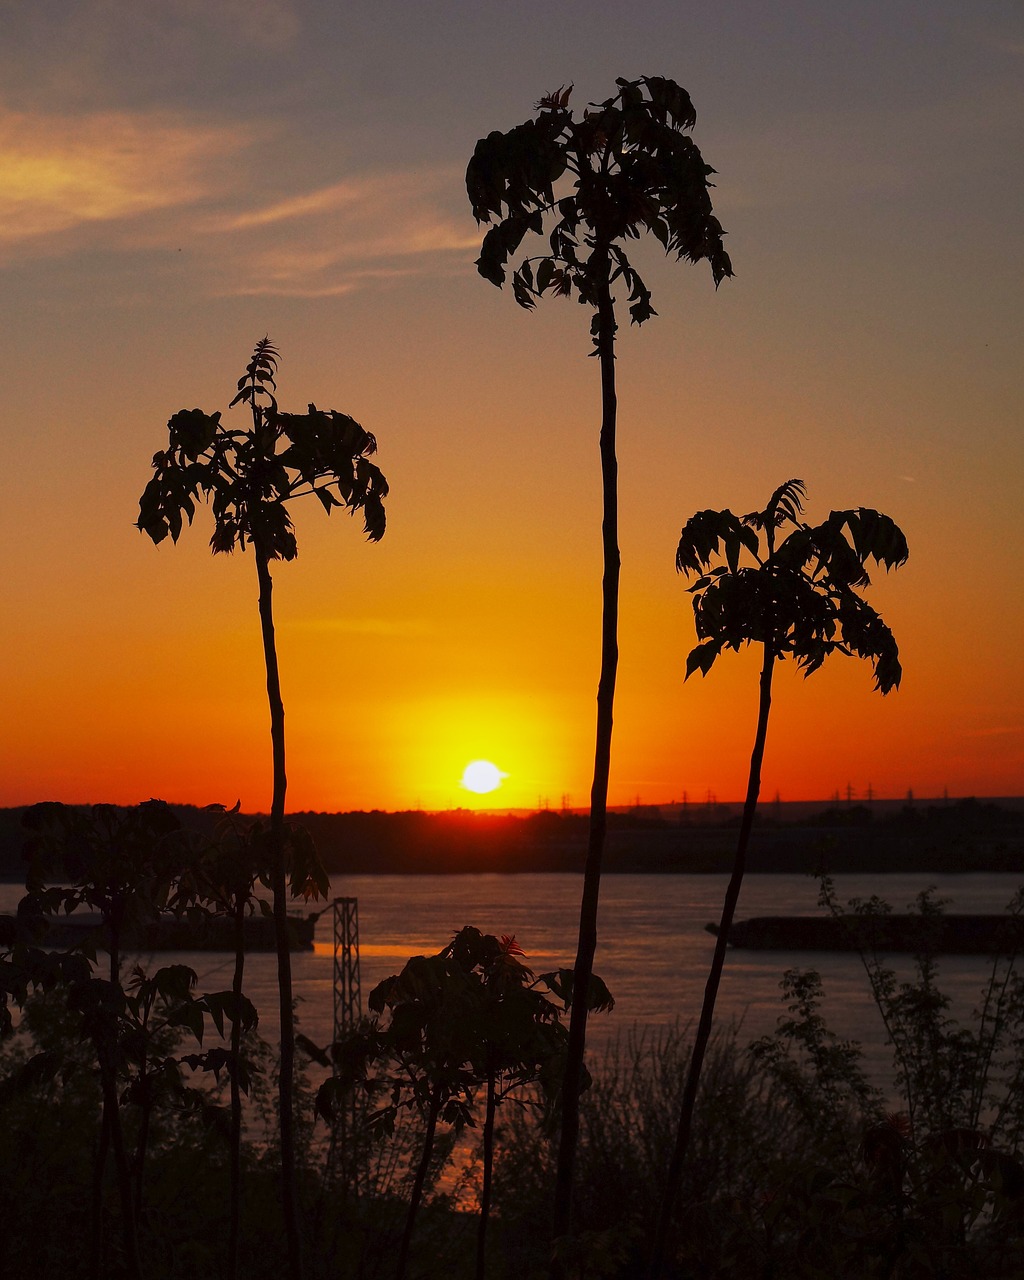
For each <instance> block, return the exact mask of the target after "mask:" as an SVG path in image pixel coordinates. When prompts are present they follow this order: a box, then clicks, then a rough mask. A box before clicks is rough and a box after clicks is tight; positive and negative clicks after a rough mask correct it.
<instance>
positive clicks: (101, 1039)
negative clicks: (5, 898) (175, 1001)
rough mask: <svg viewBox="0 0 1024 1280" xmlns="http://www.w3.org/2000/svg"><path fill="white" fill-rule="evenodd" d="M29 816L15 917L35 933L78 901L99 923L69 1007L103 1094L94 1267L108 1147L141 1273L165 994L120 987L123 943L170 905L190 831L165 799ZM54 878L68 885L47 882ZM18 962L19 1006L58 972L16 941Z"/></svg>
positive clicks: (136, 1270)
mask: <svg viewBox="0 0 1024 1280" xmlns="http://www.w3.org/2000/svg"><path fill="white" fill-rule="evenodd" d="M23 822H24V825H25V827H26V828H27V830H28V831H29V833H30V836H29V841H28V843H27V846H26V856H27V857H28V859H29V871H28V876H27V878H26V888H27V890H28V892H27V893H26V896H25V897H24V898H23V899H22V902H21V904H20V906H19V913H18V915H19V922H20V924H21V926H22V929H23V930H25V931H27V932H28V934H29V935H31V934H32V933H33V932H34V931H36V930H39V931H42V929H43V928H45V921H46V918H47V916H51V915H56V914H58V913H60V912H71V911H74V910H75V909H76V908H78V907H86V908H88V909H90V910H92V911H95V912H97V913H98V915H99V919H100V924H99V925H98V927H97V929H96V930H95V933H94V935H93V936H92V937H88V936H87V937H86V938H85V940H84V944H83V956H84V958H85V959H86V961H87V964H86V965H85V967H84V968H82V969H81V970H79V971H78V972H77V973H75V974H74V975H73V977H72V980H71V982H70V984H69V986H68V991H69V1005H70V1008H71V1009H72V1010H73V1011H74V1012H75V1014H76V1015H77V1016H78V1018H79V1019H80V1024H81V1029H82V1034H83V1036H84V1037H85V1038H87V1039H88V1041H89V1042H90V1044H91V1045H92V1046H93V1050H94V1052H95V1056H96V1062H97V1067H98V1071H99V1080H100V1090H101V1096H102V1115H101V1124H100V1133H99V1141H98V1144H97V1155H96V1160H95V1164H94V1170H93V1213H92V1242H91V1270H92V1274H93V1275H95V1276H98V1275H99V1274H100V1271H101V1248H102V1239H101V1231H102V1226H101V1214H100V1204H101V1198H102V1188H103V1182H104V1177H105V1167H106V1163H107V1157H108V1152H109V1151H110V1150H111V1149H112V1150H113V1156H114V1168H115V1173H116V1176H117V1184H118V1194H119V1197H120V1204H121V1232H122V1239H123V1245H124V1251H125V1257H126V1262H127V1267H128V1273H129V1275H130V1276H132V1277H138V1276H140V1275H141V1262H140V1257H139V1246H138V1215H139V1208H140V1197H141V1193H142V1174H143V1168H144V1165H145V1156H146V1143H147V1134H148V1124H149V1116H150V1111H151V1098H150V1096H149V1095H150V1092H151V1082H150V1081H149V1080H148V1058H147V1055H148V1043H149V1037H148V1035H147V1023H148V1018H149V1014H150V1012H151V1010H152V1004H153V1001H154V999H155V998H156V995H157V994H158V993H159V994H161V995H162V996H163V998H165V999H166V998H169V997H168V994H167V991H166V990H164V991H159V989H158V986H159V984H158V986H154V985H153V984H152V983H151V984H148V985H147V984H142V985H140V984H139V983H138V982H137V981H136V983H135V990H134V992H126V990H125V988H124V987H123V986H122V983H121V958H122V947H123V942H124V938H125V936H126V934H127V932H128V931H129V930H131V929H133V928H136V927H138V926H139V925H140V924H141V923H143V922H144V921H146V920H153V919H156V918H157V917H158V915H159V912H160V910H161V908H162V907H164V906H165V905H166V904H167V901H168V899H169V896H170V893H171V888H172V884H173V882H174V878H175V875H176V874H177V872H178V871H179V870H180V868H181V865H182V863H183V861H184V859H185V856H186V843H185V838H184V833H183V832H182V829H181V824H180V823H179V822H178V819H177V818H176V817H175V816H174V814H173V813H172V812H171V811H170V809H169V808H168V806H166V805H164V804H162V803H161V802H160V801H149V802H148V803H147V804H144V805H139V806H137V807H136V808H134V809H127V810H124V809H118V808H115V807H114V806H113V805H94V806H93V807H92V809H90V810H81V809H75V808H72V807H71V806H69V805H63V804H59V803H56V802H49V803H44V804H37V805H33V806H32V807H31V808H30V809H28V810H26V812H25V815H24V818H23ZM52 879H58V880H64V881H70V882H71V883H70V884H60V885H56V886H55V885H51V884H48V881H50V880H52ZM97 947H101V948H103V949H105V950H106V951H107V952H108V956H109V963H108V973H107V977H106V978H99V977H97V976H95V975H94V974H93V972H92V967H91V964H89V963H88V961H95V959H96V949H97ZM12 960H13V962H14V963H15V964H19V963H20V964H21V965H22V966H23V972H24V974H25V977H26V979H27V983H26V986H25V987H24V988H23V989H22V990H21V991H20V992H18V993H16V997H17V998H18V999H19V1002H20V1003H23V1002H24V998H25V996H26V995H27V990H28V985H31V986H33V987H35V986H43V987H46V986H47V985H48V973H50V972H52V970H51V969H50V967H49V965H48V964H46V963H45V962H44V963H40V962H39V960H38V958H37V957H34V956H33V954H32V952H31V951H26V950H24V949H23V947H22V948H19V947H18V946H15V948H14V950H13V953H12ZM193 977H194V975H193ZM154 982H156V980H154ZM172 985H174V986H175V991H177V990H178V988H179V987H180V983H178V984H174V983H173V982H172ZM132 1062H133V1063H134V1066H135V1070H136V1079H135V1081H134V1096H135V1098H136V1099H137V1100H139V1101H140V1102H141V1104H142V1108H141V1109H142V1125H141V1129H140V1134H139V1144H138V1148H137V1150H136V1153H135V1160H134V1164H135V1170H136V1172H135V1177H134V1179H133V1177H132V1169H131V1162H130V1160H129V1154H128V1150H127V1144H126V1140H125V1133H124V1127H123V1124H122V1120H121V1110H120V1105H119V1096H118V1079H119V1076H121V1075H122V1074H123V1073H124V1071H125V1069H126V1068H127V1067H128V1065H129V1064H130V1063H132ZM131 1093H132V1089H131V1088H130V1089H129V1094H131Z"/></svg>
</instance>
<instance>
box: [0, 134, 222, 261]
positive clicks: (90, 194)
mask: <svg viewBox="0 0 1024 1280" xmlns="http://www.w3.org/2000/svg"><path fill="white" fill-rule="evenodd" d="M245 141H246V139H245V138H244V136H240V133H239V130H238V129H237V128H234V127H232V128H224V127H220V128H218V127H216V126H206V127H204V126H202V125H197V124H195V123H194V122H191V121H186V120H184V119H183V118H181V117H177V116H174V115H169V114H165V113H159V114H134V115H133V114H127V113H119V112H103V113H98V114H94V115H87V116H84V117H80V118H75V117H69V116H55V115H38V114H30V113H25V112H8V111H2V110H0V250H6V251H8V253H9V252H10V251H11V250H12V249H14V248H15V247H16V246H18V245H20V244H23V243H25V242H35V244H36V247H37V248H42V249H43V250H44V251H45V249H46V248H47V242H48V241H51V242H52V241H54V240H55V238H56V237H60V236H62V235H63V234H64V233H66V232H68V231H71V230H74V229H75V228H76V227H81V226H83V225H96V224H102V223H113V222H123V221H125V220H128V219H137V218H140V217H142V216H144V215H146V214H149V213H152V212H154V211H157V210H164V209H167V208H170V207H173V206H188V205H191V204H194V203H195V202H196V201H198V200H200V199H202V198H204V197H205V196H207V195H208V194H209V191H210V189H211V177H210V170H211V167H212V162H213V161H216V160H218V159H220V158H221V157H222V156H223V155H224V154H225V153H227V152H229V151H232V150H236V149H237V148H238V146H239V144H240V142H241V143H242V144H243V145H244V143H245Z"/></svg>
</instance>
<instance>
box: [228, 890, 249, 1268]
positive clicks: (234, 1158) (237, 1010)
mask: <svg viewBox="0 0 1024 1280" xmlns="http://www.w3.org/2000/svg"><path fill="white" fill-rule="evenodd" d="M246 898H247V894H246V893H243V892H242V891H241V889H240V890H239V892H238V894H237V895H236V897H235V902H234V916H235V970H234V974H233V976H232V980H231V993H232V995H233V996H234V1020H233V1021H232V1023H231V1156H230V1161H231V1164H230V1177H231V1192H230V1194H231V1209H230V1225H229V1229H228V1280H237V1277H238V1251H239V1246H240V1243H241V1222H242V1088H241V1084H240V1082H239V1078H238V1072H239V1066H240V1059H241V1055H242V979H243V977H244V974H245V906H246Z"/></svg>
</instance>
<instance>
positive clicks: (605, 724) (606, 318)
mask: <svg viewBox="0 0 1024 1280" xmlns="http://www.w3.org/2000/svg"><path fill="white" fill-rule="evenodd" d="M609 265H610V263H609V259H608V254H607V249H606V250H605V262H604V264H603V267H602V266H601V265H600V264H599V265H597V266H596V267H595V270H596V272H597V273H598V274H599V275H600V278H601V283H600V285H599V286H598V316H599V319H600V329H599V334H598V340H597V347H598V356H599V359H600V363H601V477H602V490H603V498H604V512H603V520H602V526H601V528H602V545H603V551H604V577H603V582H602V620H601V675H600V680H599V683H598V688H597V737H596V744H595V748H594V781H593V786H592V788H591V792H590V835H589V840H588V844H587V861H586V865H585V868H584V872H583V897H582V901H581V903H580V926H579V943H578V947H577V952H576V964H575V968H574V970H573V1001H572V1014H571V1017H570V1020H569V1040H568V1045H567V1050H566V1062H565V1076H564V1080H563V1084H562V1123H561V1131H560V1134H559V1147H558V1168H557V1173H556V1180H555V1199H554V1213H553V1231H554V1235H555V1236H556V1237H558V1236H562V1235H566V1234H567V1233H568V1232H569V1230H570V1227H571V1222H572V1184H573V1173H574V1169H575V1162H576V1144H577V1141H578V1137H579V1124H580V1118H579V1106H580V1101H579V1100H580V1085H581V1082H582V1078H583V1054H584V1050H585V1048H586V1038H587V1012H588V1009H587V998H588V994H589V990H590V979H591V976H592V974H593V972H594V954H595V952H596V950H597V908H598V899H599V896H600V890H601V863H602V860H603V856H604V843H605V832H606V829H607V822H608V816H607V815H608V777H609V773H610V770H611V743H612V712H613V706H614V699H615V675H616V669H617V667H618V658H619V649H618V613H619V566H620V560H619V538H618V463H617V460H616V456H615V430H616V414H617V402H616V395H615V327H616V326H615V310H614V304H613V302H612V296H611V289H610V286H609V283H608V268H609Z"/></svg>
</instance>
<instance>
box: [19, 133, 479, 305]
mask: <svg viewBox="0 0 1024 1280" xmlns="http://www.w3.org/2000/svg"><path fill="white" fill-rule="evenodd" d="M257 141H258V142H259V144H260V147H261V151H262V152H263V153H264V154H265V155H266V153H268V152H270V153H273V151H274V150H275V148H277V147H284V148H287V147H288V146H289V138H288V136H287V135H286V133H285V132H284V131H281V130H270V129H266V128H263V129H261V128H260V127H259V125H258V122H250V123H248V124H246V125H236V124H216V123H213V124H211V123H207V122H203V121H198V120H195V119H194V118H191V117H189V116H186V115H182V114H171V113H144V112H142V113H139V112H137V113H128V112H104V113H97V114H93V115H87V116H84V117H73V116H69V115H63V116H62V115H55V114H38V113H36V114H33V113H29V112H12V111H5V110H4V109H3V108H2V107H0V263H7V264H10V263H12V262H17V261H18V260H19V259H22V258H25V257H30V258H33V259H38V258H39V257H47V256H49V257H53V258H61V257H64V256H66V255H67V254H69V253H72V252H75V251H77V250H79V249H80V248H81V247H82V245H83V242H84V243H88V244H90V245H93V246H99V247H101V248H103V249H104V250H107V251H111V252H114V253H117V252H131V253H132V254H139V253H141V254H142V255H143V259H144V256H145V254H146V253H150V254H160V253H163V252H166V251H167V250H168V249H174V248H178V247H180V246H181V245H182V244H185V243H187V244H188V246H189V252H190V255H191V257H192V259H193V261H194V262H195V264H196V266H197V268H198V270H197V277H196V278H197V279H198V280H199V281H201V285H200V287H201V288H202V290H203V292H204V293H206V294H207V295H213V296H220V297H232V296H253V295H259V294H270V295H278V296H296V297H331V296H337V295H340V294H344V293H348V292H351V291H352V290H353V289H362V288H371V287H374V286H375V285H380V284H383V283H387V282H390V281H394V280H397V279H401V278H403V277H407V276H410V275H422V274H424V273H427V272H438V271H444V270H446V269H448V267H449V266H450V265H451V263H452V260H453V256H454V255H461V256H462V257H465V256H466V254H467V253H468V252H469V250H471V249H475V248H476V246H477V243H478V238H477V235H476V234H475V231H474V229H473V228H472V225H471V222H470V219H469V217H468V214H462V211H461V208H460V211H459V212H458V213H457V212H455V210H454V208H453V206H454V205H455V204H456V201H457V196H458V193H459V192H460V190H461V179H460V175H458V174H456V173H455V172H454V171H449V169H447V168H443V169H442V168H435V169H429V170H417V171H406V172H394V173H388V172H378V173H373V174H364V175H352V176H349V177H346V178H344V179H343V180H341V181H337V182H333V183H330V184H327V185H324V186H316V185H313V184H310V185H309V187H308V188H306V189H300V190H298V191H296V192H295V193H294V194H288V195H283V196H279V197H278V198H277V199H273V200H269V201H267V200H266V199H261V198H260V197H261V195H262V194H263V192H264V190H265V186H264V185H262V179H263V173H264V170H263V168H262V167H261V168H260V169H259V170H258V171H254V170H253V167H252V166H251V164H250V163H249V157H250V155H251V151H252V148H253V146H254V145H255V144H256V143H257ZM269 163H272V160H271V161H270V162H269ZM84 237H88V238H87V240H83V238H84ZM139 269H140V270H142V271H144V270H145V263H144V260H143V261H142V262H141V263H140V267H139Z"/></svg>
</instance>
